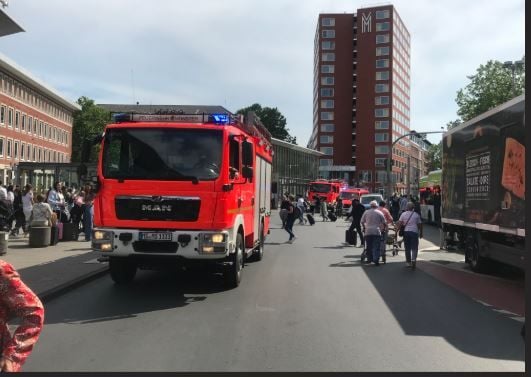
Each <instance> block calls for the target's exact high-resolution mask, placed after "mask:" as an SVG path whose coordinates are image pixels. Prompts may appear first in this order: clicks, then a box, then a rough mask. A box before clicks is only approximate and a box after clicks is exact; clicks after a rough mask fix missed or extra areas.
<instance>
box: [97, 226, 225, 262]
mask: <svg viewBox="0 0 531 377" xmlns="http://www.w3.org/2000/svg"><path fill="white" fill-rule="evenodd" d="M233 240H234V237H233V235H232V231H229V230H221V231H182V230H138V229H110V228H105V229H100V228H95V229H94V230H93V232H92V249H93V250H94V251H98V252H100V253H101V254H102V256H113V257H114V256H116V257H127V256H132V255H160V256H172V255H174V256H176V257H180V258H186V259H203V260H209V259H223V258H225V257H226V256H228V255H229V254H230V253H232V252H233V251H234V248H235V243H234V241H233Z"/></svg>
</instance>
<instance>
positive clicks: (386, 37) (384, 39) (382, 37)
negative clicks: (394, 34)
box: [376, 34, 389, 44]
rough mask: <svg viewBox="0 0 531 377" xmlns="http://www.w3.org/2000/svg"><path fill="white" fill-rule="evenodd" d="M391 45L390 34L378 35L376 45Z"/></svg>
mask: <svg viewBox="0 0 531 377" xmlns="http://www.w3.org/2000/svg"><path fill="white" fill-rule="evenodd" d="M379 43H389V34H376V44H379Z"/></svg>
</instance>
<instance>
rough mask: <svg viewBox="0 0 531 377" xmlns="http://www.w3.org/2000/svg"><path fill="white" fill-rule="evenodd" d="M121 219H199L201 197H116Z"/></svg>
mask: <svg viewBox="0 0 531 377" xmlns="http://www.w3.org/2000/svg"><path fill="white" fill-rule="evenodd" d="M114 204H115V208H116V217H117V218H118V219H119V220H148V221H197V218H198V217H199V208H200V207H201V200H200V199H199V198H164V197H162V198H161V197H155V198H151V197H124V196H122V197H116V198H115V201H114Z"/></svg>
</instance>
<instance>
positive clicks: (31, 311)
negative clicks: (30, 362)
mask: <svg viewBox="0 0 531 377" xmlns="http://www.w3.org/2000/svg"><path fill="white" fill-rule="evenodd" d="M11 319H18V320H19V321H20V322H19V323H18V326H17V327H16V328H15V330H14V331H13V334H11V332H10V331H9V328H8V321H9V320H11ZM43 324H44V307H43V306H42V303H41V301H40V300H39V298H38V297H37V296H36V295H35V293H33V292H32V290H31V289H30V288H29V287H28V286H27V285H26V284H24V282H23V281H22V280H21V279H20V275H19V274H18V272H17V271H16V270H15V269H14V268H13V266H12V265H11V264H9V263H7V262H5V261H3V260H1V259H0V372H19V371H20V369H21V367H22V365H23V364H24V362H25V361H26V359H27V358H28V356H29V355H30V353H31V351H32V350H33V346H34V345H35V343H36V342H37V340H38V339H39V335H40V333H41V330H42V326H43Z"/></svg>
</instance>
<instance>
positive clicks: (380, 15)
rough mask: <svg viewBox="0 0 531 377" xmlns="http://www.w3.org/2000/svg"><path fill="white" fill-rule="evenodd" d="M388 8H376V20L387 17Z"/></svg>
mask: <svg viewBox="0 0 531 377" xmlns="http://www.w3.org/2000/svg"><path fill="white" fill-rule="evenodd" d="M389 15H390V14H389V9H385V10H377V11H376V19H377V20H383V19H386V18H389Z"/></svg>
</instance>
